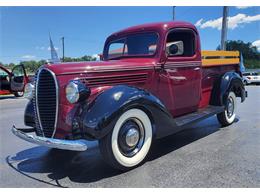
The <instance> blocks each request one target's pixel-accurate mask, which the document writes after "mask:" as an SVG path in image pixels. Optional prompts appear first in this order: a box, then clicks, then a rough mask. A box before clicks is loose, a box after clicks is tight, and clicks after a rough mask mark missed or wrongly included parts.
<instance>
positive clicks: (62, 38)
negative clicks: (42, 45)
mask: <svg viewBox="0 0 260 195" xmlns="http://www.w3.org/2000/svg"><path fill="white" fill-rule="evenodd" d="M61 41H62V61H63V62H64V58H65V57H64V37H61Z"/></svg>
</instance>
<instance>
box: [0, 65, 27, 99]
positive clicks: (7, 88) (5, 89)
mask: <svg viewBox="0 0 260 195" xmlns="http://www.w3.org/2000/svg"><path fill="white" fill-rule="evenodd" d="M28 82H29V78H28V76H27V75H26V71H25V69H24V66H23V65H18V66H15V67H14V68H13V70H12V71H9V70H8V69H7V68H6V67H4V66H3V65H0V95H8V94H14V95H15V96H16V97H22V96H23V94H24V86H25V85H26V84H27V83H28Z"/></svg>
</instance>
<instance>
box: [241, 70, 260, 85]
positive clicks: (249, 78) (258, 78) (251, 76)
mask: <svg viewBox="0 0 260 195" xmlns="http://www.w3.org/2000/svg"><path fill="white" fill-rule="evenodd" d="M243 82H244V84H245V85H249V84H257V85H259V84H260V75H259V73H257V72H244V73H243Z"/></svg>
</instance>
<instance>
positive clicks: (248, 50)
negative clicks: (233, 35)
mask: <svg viewBox="0 0 260 195" xmlns="http://www.w3.org/2000/svg"><path fill="white" fill-rule="evenodd" d="M226 49H227V51H239V52H240V53H241V54H242V55H243V57H244V63H245V66H246V67H247V68H260V53H259V51H258V50H257V48H256V47H255V46H253V45H252V43H250V42H248V43H245V42H243V41H241V40H237V41H234V40H229V41H227V42H226ZM217 50H220V46H218V47H217Z"/></svg>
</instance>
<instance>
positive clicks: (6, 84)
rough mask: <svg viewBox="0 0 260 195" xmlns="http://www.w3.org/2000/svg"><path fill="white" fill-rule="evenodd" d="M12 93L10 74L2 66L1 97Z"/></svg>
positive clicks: (0, 70)
mask: <svg viewBox="0 0 260 195" xmlns="http://www.w3.org/2000/svg"><path fill="white" fill-rule="evenodd" d="M9 91H10V72H8V70H6V69H5V68H3V67H1V66H0V95H4V94H8V93H9Z"/></svg>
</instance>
